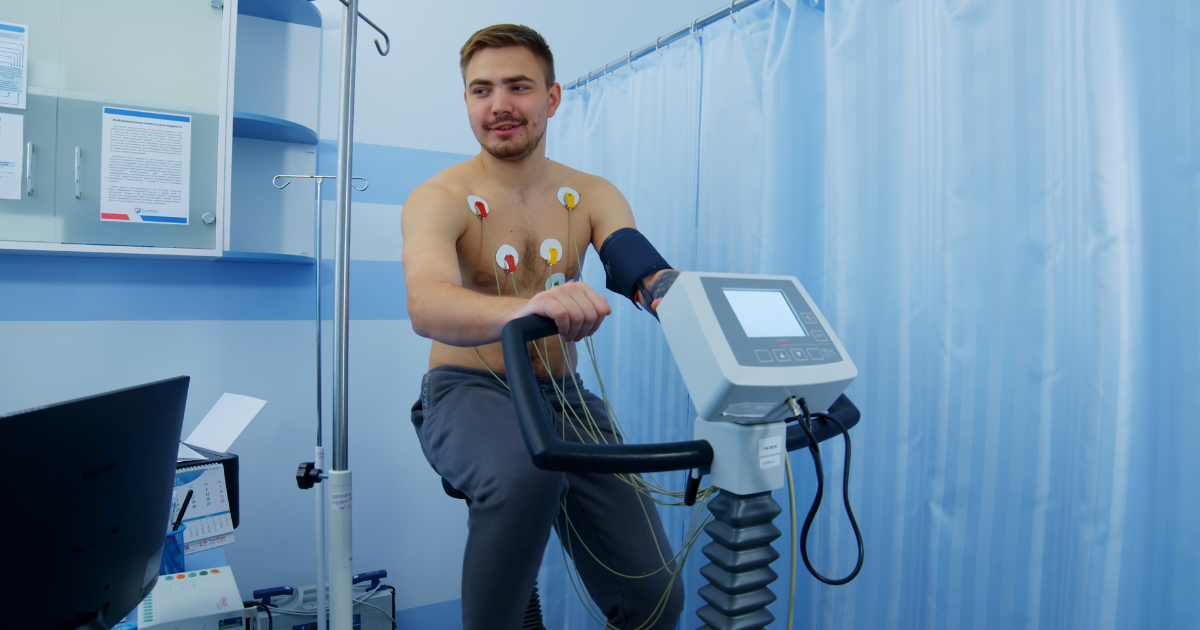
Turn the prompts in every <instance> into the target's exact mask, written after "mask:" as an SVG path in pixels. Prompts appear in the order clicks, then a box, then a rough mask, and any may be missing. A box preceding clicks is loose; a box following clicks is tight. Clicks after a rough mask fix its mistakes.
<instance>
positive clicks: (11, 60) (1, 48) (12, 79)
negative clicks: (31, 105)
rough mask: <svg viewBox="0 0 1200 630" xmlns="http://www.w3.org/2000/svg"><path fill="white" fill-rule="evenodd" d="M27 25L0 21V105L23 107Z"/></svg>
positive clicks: (27, 77)
mask: <svg viewBox="0 0 1200 630" xmlns="http://www.w3.org/2000/svg"><path fill="white" fill-rule="evenodd" d="M28 51H29V27H28V26H25V25H24V24H13V23H12V22H0V107H15V108H17V109H25V90H26V87H27V85H28V83H29V73H28V72H26V67H27V66H28V65H29V63H28V61H29V60H28V59H27V56H28V55H27V54H26V53H27V52H28Z"/></svg>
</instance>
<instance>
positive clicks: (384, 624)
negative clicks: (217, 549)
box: [246, 571, 396, 630]
mask: <svg viewBox="0 0 1200 630" xmlns="http://www.w3.org/2000/svg"><path fill="white" fill-rule="evenodd" d="M386 577H387V571H368V572H366V573H359V574H357V575H355V576H353V577H352V578H351V584H352V585H353V586H352V588H351V598H352V600H353V602H354V612H353V624H354V629H355V630H392V627H393V623H392V622H393V620H394V619H395V618H396V589H395V588H393V587H391V586H388V585H387V584H383V583H382V580H383V578H386ZM320 588H325V587H324V586H321V587H318V586H317V585H316V584H307V585H305V586H296V587H292V586H276V587H272V588H264V589H259V590H256V591H254V598H255V599H256V600H258V601H259V602H262V604H263V605H262V606H260V607H258V608H257V609H256V611H257V612H252V611H251V610H249V609H247V611H246V612H247V613H249V614H252V615H253V616H252V617H251V620H252V622H251V625H250V630H255V628H257V629H258V630H268V628H274V629H275V630H280V629H283V628H287V629H290V630H294V629H300V630H309V629H315V628H316V627H317V617H318V615H317V611H318V610H322V611H323V610H324V607H323V604H324V598H322V597H318V595H319V594H320V590H319V589H320ZM267 609H269V610H270V612H269V613H268V612H267ZM325 614H326V613H324V612H323V613H322V615H321V616H324V615H325Z"/></svg>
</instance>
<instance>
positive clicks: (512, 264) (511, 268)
mask: <svg viewBox="0 0 1200 630" xmlns="http://www.w3.org/2000/svg"><path fill="white" fill-rule="evenodd" d="M504 262H505V263H506V264H508V273H516V272H517V261H515V260H513V256H512V254H506V255H505V256H504Z"/></svg>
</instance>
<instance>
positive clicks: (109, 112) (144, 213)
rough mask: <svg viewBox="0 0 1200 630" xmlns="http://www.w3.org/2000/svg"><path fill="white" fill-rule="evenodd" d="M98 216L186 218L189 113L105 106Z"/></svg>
mask: <svg viewBox="0 0 1200 630" xmlns="http://www.w3.org/2000/svg"><path fill="white" fill-rule="evenodd" d="M102 129H103V131H102V133H103V139H102V141H101V147H100V220H101V221H130V222H135V223H136V222H142V223H164V224H168V225H171V224H174V225H187V224H188V194H189V184H190V179H191V167H192V117H191V116H181V115H179V114H163V113H159V112H143V111H137V110H133V109H121V108H116V107H105V108H104V124H103V128H102Z"/></svg>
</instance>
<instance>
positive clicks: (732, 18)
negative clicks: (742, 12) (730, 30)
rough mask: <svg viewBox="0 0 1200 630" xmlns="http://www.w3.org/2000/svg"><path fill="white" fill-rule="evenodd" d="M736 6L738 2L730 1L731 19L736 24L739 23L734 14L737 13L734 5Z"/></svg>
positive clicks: (735, 0)
mask: <svg viewBox="0 0 1200 630" xmlns="http://www.w3.org/2000/svg"><path fill="white" fill-rule="evenodd" d="M735 4H737V0H729V19H730V20H733V22H734V23H737V18H735V17H733V13H734V11H735V9H734V8H733V5H735Z"/></svg>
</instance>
